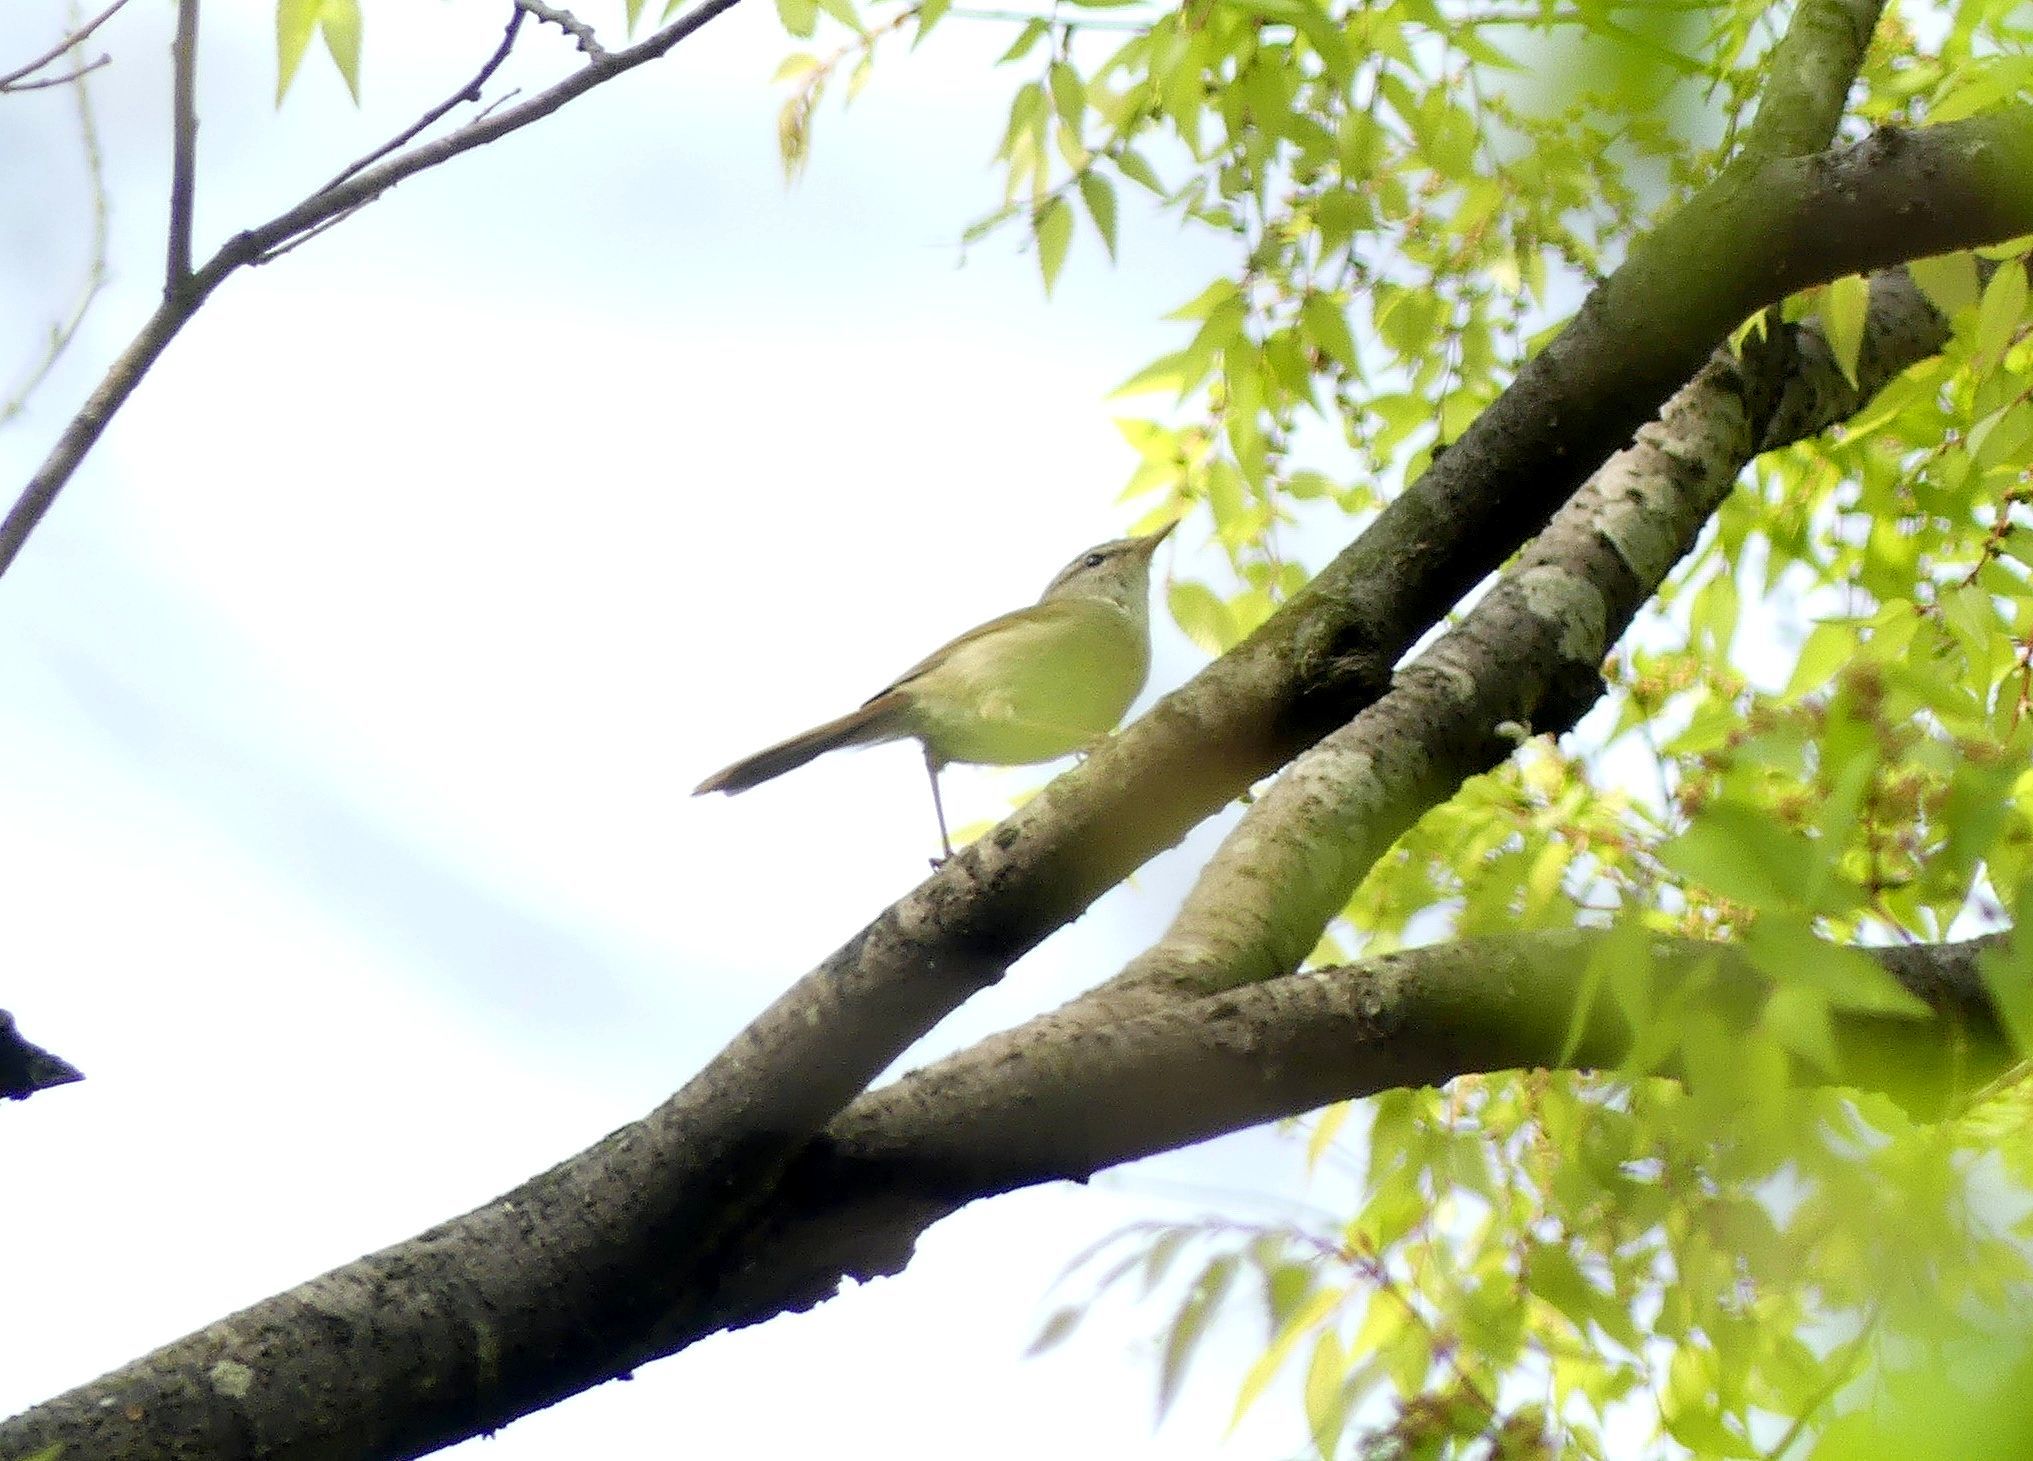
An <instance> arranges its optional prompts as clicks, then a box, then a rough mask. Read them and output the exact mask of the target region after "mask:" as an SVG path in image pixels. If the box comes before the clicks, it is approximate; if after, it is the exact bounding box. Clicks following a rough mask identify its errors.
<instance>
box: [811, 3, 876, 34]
mask: <svg viewBox="0 0 2033 1461" xmlns="http://www.w3.org/2000/svg"><path fill="white" fill-rule="evenodd" d="M819 8H820V9H821V10H823V11H825V12H826V13H827V14H828V15H830V16H832V17H833V18H834V19H835V20H837V21H839V22H840V23H841V24H842V25H844V26H846V27H847V28H848V29H849V30H851V31H853V32H854V33H855V34H856V35H859V36H865V35H867V34H868V27H867V26H865V25H863V24H862V23H861V15H860V13H859V12H858V11H856V10H855V8H854V0H819Z"/></svg>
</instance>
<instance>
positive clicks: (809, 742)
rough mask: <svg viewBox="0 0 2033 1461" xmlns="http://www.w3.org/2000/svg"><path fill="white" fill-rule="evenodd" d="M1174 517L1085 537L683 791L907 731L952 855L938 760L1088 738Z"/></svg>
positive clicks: (1004, 754) (1041, 749) (976, 758)
mask: <svg viewBox="0 0 2033 1461" xmlns="http://www.w3.org/2000/svg"><path fill="white" fill-rule="evenodd" d="M1175 526H1177V524H1170V525H1167V526H1166V527H1163V528H1160V529H1159V530H1158V531H1157V532H1155V533H1150V534H1148V535H1146V536H1144V537H1141V538H1118V539H1116V540H1115V541H1114V542H1110V543H1101V544H1098V545H1096V546H1095V547H1092V548H1089V549H1087V550H1086V551H1085V552H1084V553H1082V554H1080V555H1079V556H1078V557H1077V558H1075V559H1074V560H1073V561H1072V562H1071V563H1068V564H1067V565H1066V566H1065V567H1064V568H1062V569H1060V570H1059V573H1058V576H1057V577H1055V578H1054V579H1053V580H1052V582H1051V583H1050V584H1049V585H1048V586H1047V587H1046V589H1045V592H1044V594H1043V595H1042V596H1041V597H1040V598H1039V599H1038V601H1037V602H1036V603H1035V604H1032V605H1030V606H1029V607H1027V608H1022V609H1017V610H1015V611H1013V612H1011V613H1008V614H1003V615H1001V616H1000V617H998V618H994V619H990V620H989V621H988V622H987V623H985V624H979V625H976V626H975V627H974V628H972V629H970V630H968V631H967V632H966V633H965V634H962V635H961V636H960V637H959V638H957V639H953V640H950V641H948V642H947V643H945V644H942V645H940V646H939V648H937V649H935V650H933V651H932V652H931V653H930V654H928V655H926V656H925V657H924V658H923V659H922V660H920V661H918V663H916V664H915V665H912V666H911V667H910V668H909V669H908V670H905V671H904V672H903V673H902V674H901V675H899V676H897V678H896V679H895V680H893V681H891V682H890V683H889V684H888V685H887V686H885V687H884V688H883V689H882V690H881V691H879V692H878V693H877V694H875V695H873V696H871V697H870V698H869V699H868V701H867V702H866V703H865V704H863V705H862V706H861V708H860V709H858V710H851V711H849V712H848V713H847V714H845V715H843V716H841V717H840V718H839V719H837V720H829V721H827V722H826V723H825V724H824V725H819V726H814V727H813V728H812V729H810V730H808V731H805V732H803V733H802V734H799V735H795V736H792V737H791V738H790V739H789V740H785V741H779V742H778V743H777V744H775V745H774V746H770V747H768V748H767V749H765V750H761V751H757V752H756V753H755V754H754V755H752V756H747V757H744V758H742V759H741V760H739V761H736V762H735V763H734V764H733V765H732V766H729V767H727V768H725V769H724V770H721V771H716V772H714V773H713V774H712V775H711V776H709V777H707V778H706V779H705V780H704V781H702V782H700V783H699V785H698V787H697V788H696V789H695V790H694V791H693V793H692V795H694V796H702V795H704V794H705V793H707V792H709V791H724V792H726V793H728V794H729V795H732V794H734V793H735V792H740V791H747V790H748V789H749V788H750V787H751V786H759V785H761V784H762V783H763V782H765V781H768V780H770V779H771V778H773V777H777V776H781V775H783V774H784V773H785V772H786V771H794V770H796V769H797V768H798V767H800V766H802V765H804V764H805V763H806V762H807V761H810V760H811V759H813V758H814V757H815V756H823V755H825V754H826V752H828V751H837V750H840V749H842V748H843V747H846V746H870V745H875V744H876V743H878V742H881V741H901V740H916V741H918V742H919V743H920V744H921V745H922V746H923V747H924V751H925V769H926V771H927V773H928V774H929V775H930V777H931V781H932V810H933V812H934V813H935V814H936V815H937V816H938V819H939V845H940V846H941V847H942V848H944V849H945V855H946V856H947V857H951V856H952V855H953V843H952V840H951V839H950V838H949V837H948V836H947V834H946V809H945V806H944V805H943V803H942V802H941V801H940V798H939V771H940V769H941V768H942V767H944V766H946V765H948V764H950V763H951V762H954V761H966V762H971V763H977V764H981V765H988V766H1027V765H1030V764H1032V763H1034V762H1038V761H1052V760H1056V759H1057V758H1059V757H1060V756H1064V755H1067V754H1069V753H1071V752H1074V751H1081V750H1085V749H1087V748H1088V747H1090V746H1092V745H1094V744H1095V743H1096V742H1097V741H1099V740H1100V739H1101V738H1102V737H1104V736H1106V735H1107V734H1108V733H1109V732H1110V731H1112V730H1114V729H1115V727H1116V725H1117V723H1118V722H1120V721H1121V719H1122V717H1123V713H1124V712H1125V711H1127V710H1128V709H1129V706H1130V702H1131V701H1132V700H1134V699H1136V697H1137V692H1138V691H1140V690H1142V689H1143V687H1144V680H1145V678H1146V677H1147V676H1148V675H1149V674H1150V668H1151V620H1150V605H1149V599H1150V582H1151V555H1152V554H1153V553H1154V552H1156V551H1157V546H1158V544H1160V543H1162V542H1163V541H1164V540H1165V537H1166V535H1167V534H1168V533H1170V532H1171V531H1172V528H1173V527H1175Z"/></svg>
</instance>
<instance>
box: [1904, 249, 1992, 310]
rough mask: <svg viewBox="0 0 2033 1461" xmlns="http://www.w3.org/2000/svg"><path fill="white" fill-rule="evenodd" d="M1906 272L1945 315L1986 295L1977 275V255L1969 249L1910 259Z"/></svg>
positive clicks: (1964, 307) (1966, 306)
mask: <svg viewBox="0 0 2033 1461" xmlns="http://www.w3.org/2000/svg"><path fill="white" fill-rule="evenodd" d="M1906 272H1907V273H1909V274H1911V275H1912V276H1913V282H1914V283H1915V284H1917V285H1919V286H1920V292H1921V293H1922V294H1924V295H1926V296H1927V298H1928V301H1929V302H1930V303H1931V304H1933V306H1934V307H1935V308H1936V309H1938V310H1940V311H1941V312H1942V314H1944V315H1954V314H1955V313H1956V312H1957V311H1958V310H1962V309H1966V308H1968V307H1969V306H1970V305H1973V304H1975V303H1976V302H1977V301H1978V300H1979V299H1980V298H1982V297H1983V287H1982V284H1981V282H1980V281H1979V280H1978V278H1977V261H1976V255H1974V254H1972V253H1969V252H1967V251H1965V252H1962V253H1955V254H1935V255H1933V256H1932V257H1930V258H1925V259H1912V260H1909V261H1908V262H1907V265H1906Z"/></svg>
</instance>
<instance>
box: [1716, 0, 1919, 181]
mask: <svg viewBox="0 0 2033 1461" xmlns="http://www.w3.org/2000/svg"><path fill="white" fill-rule="evenodd" d="M1884 8H1885V6H1884V0H1801V4H1800V8H1799V9H1798V10H1797V11H1796V12H1795V13H1794V16H1793V20H1792V23H1791V24H1789V25H1788V26H1787V27H1786V34H1785V35H1784V36H1783V37H1782V38H1781V39H1780V41H1779V44H1778V45H1776V46H1774V47H1773V48H1772V56H1771V60H1770V61H1769V63H1768V65H1769V67H1770V71H1771V79H1770V80H1769V81H1767V82H1766V84H1765V90H1764V93H1763V95H1761V96H1760V97H1759V98H1758V114H1757V116H1756V117H1755V118H1754V119H1753V120H1752V122H1751V127H1750V130H1749V131H1748V132H1747V133H1746V134H1745V136H1744V140H1743V147H1742V155H1743V156H1744V157H1746V158H1750V159H1754V160H1757V161H1764V160H1766V159H1769V158H1774V157H1799V156H1801V155H1803V154H1805V153H1809V152H1819V151H1821V149H1822V148H1824V147H1826V146H1828V144H1829V143H1830V141H1832V140H1833V139H1834V137H1835V129H1836V128H1837V127H1838V126H1840V125H1841V123H1842V114H1843V110H1844V107H1845V105H1846V104H1847V102H1848V101H1849V89H1850V87H1851V85H1852V84H1854V83H1855V81H1856V78H1857V69H1858V68H1859V67H1860V66H1862V65H1863V61H1864V50H1865V48H1866V47H1867V46H1869V45H1870V43H1871V35H1872V33H1873V32H1875V31H1876V30H1877V28H1878V16H1879V15H1880V14H1881V13H1882V12H1883V10H1884Z"/></svg>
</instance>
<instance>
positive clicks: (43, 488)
mask: <svg viewBox="0 0 2033 1461" xmlns="http://www.w3.org/2000/svg"><path fill="white" fill-rule="evenodd" d="M183 3H185V4H189V5H192V6H193V7H195V4H196V0H183ZM739 3H740V0H705V3H704V4H702V5H700V6H699V7H698V8H697V9H695V10H691V11H688V12H687V13H685V14H684V15H681V16H679V17H678V18H677V19H676V20H674V21H672V22H671V23H670V24H669V25H667V26H665V27H664V28H663V29H662V30H660V31H658V32H657V33H656V34H654V35H652V36H649V37H647V38H646V39H644V40H643V41H641V42H640V43H638V44H636V45H633V46H630V47H628V48H627V49H625V50H621V51H610V52H607V53H605V54H604V55H601V56H596V57H592V58H589V59H588V61H587V62H586V64H585V65H584V66H582V67H580V68H579V69H578V70H577V71H575V72H573V73H572V74H571V75H570V76H567V77H566V78H565V79H564V80H562V81H559V82H558V83H556V84H555V85H553V86H549V87H546V88H545V89H544V90H542V91H540V92H538V93H537V94H536V95H535V96H533V97H531V98H530V99H529V100H528V101H526V102H524V103H522V104H521V105H520V106H515V107H509V108H507V109H506V110H504V111H501V112H498V113H495V114H493V115H491V116H487V117H482V118H480V119H477V120H475V121H472V122H469V123H468V124H467V125H465V126H464V127H461V128H460V129H459V130H458V131H456V132H454V133H452V134H451V135H450V136H447V137H441V138H439V139H437V140H436V141H434V142H427V143H423V144H421V145H419V146H416V147H413V148H411V149H410V150H409V151H408V152H403V153H398V154H397V155H395V156H393V157H389V158H387V159H385V160H383V161H381V162H379V163H376V164H375V165H374V166H372V167H369V168H366V169H365V170H363V171H361V172H358V173H355V174H353V175H351V176H350V177H348V178H347V179H346V180H345V181H344V182H342V183H339V184H337V185H336V186H326V187H322V188H319V189H318V190H317V191H316V192H314V193H312V194H311V195H310V196H309V197H307V198H305V199H304V200H303V201H302V202H300V203H298V204H297V205H296V206H295V207H293V208H291V209H289V210H287V211H286V212H283V213H281V214H278V215H277V216H276V217H274V218H271V219H270V220H269V221H268V222H266V223H264V224H261V225H260V226H259V227H256V228H251V229H248V230H246V231H245V232H243V233H238V234H235V235H234V236H233V237H232V238H230V239H228V240H227V241H226V242H225V244H224V245H223V246H222V247H221V248H220V249H219V251H218V252H217V253H215V254H214V255H212V257H211V258H210V259H209V260H207V261H206V262H205V264H204V265H203V266H202V267H201V268H199V269H197V270H196V271H195V272H193V273H189V274H187V275H186V276H185V278H184V281H183V284H182V287H181V289H180V290H179V291H178V297H177V299H176V300H175V301H173V302H170V301H166V302H165V303H166V307H165V308H162V309H158V310H157V311H156V312H155V314H153V315H152V316H150V317H149V320H148V323H147V324H146V325H144V326H143V327H142V332H141V334H140V335H138V336H137V337H136V338H135V339H134V341H133V343H132V344H130V345H129V346H128V348H127V349H126V350H125V351H124V352H123V353H122V354H121V356H120V358H119V359H118V360H117V361H115V362H114V363H113V366H112V368H111V369H110V370H108V371H107V373H106V376H105V378H104V379H103V380H101V381H100V383H99V388H98V389H97V390H96V391H94V392H93V393H92V397H91V399H90V400H89V401H87V402H86V403H85V405H84V407H83V409H81V410H80V411H79V412H78V414H77V415H76V416H75V417H73V418H72V419H71V422H70V424H69V425H68V426H67V427H66V428H65V429H64V432H63V434H62V435H61V436H60V437H58V438H57V442H56V445H55V446H54V447H52V448H51V449H50V453H49V455H48V456H47V457H45V458H44V459H43V463H42V465H41V466H40V467H39V468H37V469H36V473H35V475H34V476H33V477H31V478H30V479H29V480H28V484H27V485H26V486H25V487H24V488H23V489H22V491H21V495H20V496H19V497H18V498H17V499H16V500H15V503H14V506H13V507H12V508H10V509H9V510H8V512H7V516H6V518H5V519H4V520H0V574H4V573H5V572H6V571H7V570H8V569H9V568H10V567H12V566H13V564H14V560H15V559H16V558H18V557H19V556H20V555H21V549H22V547H23V546H24V545H25V544H26V543H27V541H28V538H29V535H30V534H32V533H33V532H34V531H35V529H36V526H37V525H38V524H39V523H41V521H42V519H43V518H44V517H45V516H46V515H47V514H48V512H49V509H50V505H51V504H52V503H54V502H55V501H56V499H57V494H58V493H60V492H62V491H63V488H64V484H65V483H67V482H68V481H70V479H71V476H72V474H73V473H75V472H76V471H77V469H78V464H79V463H80V462H82V461H83V460H84V459H85V454H86V453H87V452H89V451H90V450H91V449H92V446H93V444H94V443H95V442H96V441H98V439H99V435H100V433H101V432H103V431H104V430H105V429H106V423H107V421H109V420H111V419H112V416H113V413H114V412H116V411H118V410H119V409H120V407H121V406H122V405H123V404H125V402H126V400H127V398H128V396H130V395H132V394H133V393H134V388H135V386H137V385H138V384H140V381H141V377H142V375H144V374H145V373H146V372H147V371H148V369H149V367H150V366H152V365H153V364H154V363H155V361H156V358H157V357H158V356H160V355H161V354H162V351H163V349H164V347H166V346H167V345H168V344H169V342H170V340H172V339H174V338H175V336H176V334H177V332H178V331H179V330H181V329H182V328H183V326H184V324H185V323H186V322H187V321H188V320H189V319H190V317H191V315H192V314H194V313H195V312H196V310H197V307H198V306H199V305H201V304H202V303H203V302H204V301H205V300H206V299H207V298H208V297H210V295H211V292H212V291H213V290H214V289H217V288H218V287H219V286H220V285H221V284H223V283H224V282H225V281H226V280H227V279H228V278H230V277H231V276H232V275H233V273H234V272H235V271H236V270H238V269H241V268H243V267H245V266H246V265H249V264H253V263H258V262H259V261H260V260H261V259H263V258H264V257H268V256H272V255H273V254H274V253H276V252H277V251H278V250H280V249H281V248H282V247H283V246H284V245H286V244H288V243H289V242H290V241H291V240H293V239H297V238H298V237H299V236H300V235H303V234H307V233H309V232H310V231H312V230H313V229H318V228H321V227H322V226H324V225H326V224H329V223H331V222H332V221H334V220H336V219H339V218H341V217H344V216H345V215H347V214H349V213H353V212H355V211H357V210H358V209H359V208H360V207H361V206H362V205H363V204H366V203H369V202H372V201H373V200H374V199H375V198H377V197H379V196H380V195H381V194H383V193H385V192H387V191H388V190H389V189H390V188H392V187H394V186H395V185H396V184H397V183H400V182H402V181H403V180H404V179H406V178H410V177H414V176H415V175H416V174H417V173H420V172H424V171H426V170H428V169H430V168H433V167H437V166H439V165H440V164H442V163H446V162H449V161H451V159H453V158H455V157H457V156H459V155H460V154H461V153H465V152H470V151H472V150H473V149H474V148H476V147H484V146H485V145H486V144H488V143H490V142H493V141H496V140H498V139H500V138H502V137H506V136H507V135H509V134H510V133H511V132H517V131H520V130H521V129H522V128H524V127H527V126H528V125H529V124H530V123H532V122H537V121H541V120H542V119H543V118H545V117H547V116H549V115H550V114H551V113H552V112H555V111H557V110H558V108H560V107H562V106H564V105H565V104H566V103H567V102H570V101H573V100H574V99H576V98H577V97H579V96H581V95H583V94H584V93H586V92H588V91H591V90H592V89H593V88H594V87H596V86H599V85H600V84H601V83H603V82H606V81H611V80H613V79H614V78H615V77H616V76H620V75H622V74H623V73H625V72H628V71H633V70H634V69H635V68H636V67H638V66H642V65H646V64H647V63H649V62H651V61H655V60H659V59H661V58H662V57H663V56H664V55H665V54H666V53H668V52H669V51H670V50H672V49H673V48H674V47H676V46H677V45H679V44H680V43H682V42H683V41H685V40H687V39H689V38H690V37H691V36H693V35H696V34H697V33H698V32H699V31H700V30H702V29H704V28H705V26H706V25H707V24H708V23H709V22H711V21H713V20H714V19H716V18H718V17H719V16H721V15H724V14H726V13H727V12H728V11H729V10H732V9H733V8H734V7H735V6H736V5H737V4H739Z"/></svg>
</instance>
